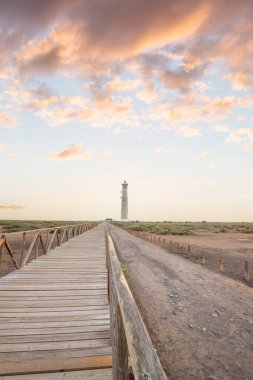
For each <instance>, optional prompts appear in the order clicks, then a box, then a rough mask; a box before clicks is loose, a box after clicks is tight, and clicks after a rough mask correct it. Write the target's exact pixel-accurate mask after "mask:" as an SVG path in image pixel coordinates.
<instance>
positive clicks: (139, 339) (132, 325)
mask: <svg viewBox="0 0 253 380" xmlns="http://www.w3.org/2000/svg"><path fill="white" fill-rule="evenodd" d="M108 246H109V251H108V255H109V258H110V261H111V267H112V278H113V280H112V282H114V284H115V290H116V294H117V299H118V302H119V308H120V312H121V316H122V320H123V325H124V330H125V335H126V340H127V346H128V351H129V354H130V358H131V364H132V367H133V372H134V376H135V378H136V379H152V380H163V379H164V380H165V379H167V377H166V375H165V373H164V371H163V369H162V366H161V364H160V361H159V358H158V356H157V354H156V351H155V349H154V347H153V345H152V342H151V339H150V337H149V335H148V332H147V330H146V327H145V325H144V322H143V320H142V318H141V315H140V313H139V310H138V308H137V306H136V303H135V301H134V298H133V296H132V293H131V291H130V289H129V287H128V284H127V282H126V279H125V276H124V275H123V273H122V271H121V268H120V264H119V261H118V258H117V255H116V252H115V249H114V245H113V241H112V239H111V237H110V235H108Z"/></svg>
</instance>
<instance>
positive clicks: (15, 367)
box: [0, 349, 112, 380]
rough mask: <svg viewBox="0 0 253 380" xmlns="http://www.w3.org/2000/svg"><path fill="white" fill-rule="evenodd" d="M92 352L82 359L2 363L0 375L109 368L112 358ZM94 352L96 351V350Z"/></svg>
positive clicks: (68, 358) (108, 355)
mask: <svg viewBox="0 0 253 380" xmlns="http://www.w3.org/2000/svg"><path fill="white" fill-rule="evenodd" d="M94 351H95V350H93V351H91V352H90V356H82V357H65V358H46V359H34V360H27V361H13V362H12V363H11V365H10V363H9V362H3V363H0V373H1V374H3V375H5V374H6V375H7V374H15V373H31V372H37V373H38V372H40V373H43V372H45V371H46V372H49V371H63V370H78V369H90V368H108V367H111V365H112V358H111V355H110V354H105V355H103V354H101V355H99V354H98V355H97V356H94V355H93V354H94ZM96 351H98V349H97V350H96ZM80 354H81V353H80ZM8 355H10V354H8ZM101 380H102V379H101Z"/></svg>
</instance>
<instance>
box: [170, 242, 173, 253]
mask: <svg viewBox="0 0 253 380" xmlns="http://www.w3.org/2000/svg"><path fill="white" fill-rule="evenodd" d="M172 244H173V243H172V240H171V241H170V252H172Z"/></svg>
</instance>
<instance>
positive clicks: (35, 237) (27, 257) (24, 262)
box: [21, 231, 40, 267]
mask: <svg viewBox="0 0 253 380" xmlns="http://www.w3.org/2000/svg"><path fill="white" fill-rule="evenodd" d="M39 234H40V232H39V231H38V232H37V233H36V234H35V236H34V238H33V240H32V242H31V245H30V248H29V249H28V251H27V253H26V255H25V258H24V260H23V261H22V263H21V267H23V266H24V265H25V264H26V263H27V260H28V259H29V257H30V255H31V253H32V250H33V248H34V246H35V244H36V242H37V239H38V237H39Z"/></svg>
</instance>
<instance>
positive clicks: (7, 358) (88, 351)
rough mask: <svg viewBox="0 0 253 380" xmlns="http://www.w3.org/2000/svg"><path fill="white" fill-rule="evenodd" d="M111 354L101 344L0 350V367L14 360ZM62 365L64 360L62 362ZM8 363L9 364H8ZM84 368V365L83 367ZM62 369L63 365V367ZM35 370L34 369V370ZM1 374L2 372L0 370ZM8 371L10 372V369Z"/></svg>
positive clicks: (107, 348) (106, 347)
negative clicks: (56, 348) (80, 346)
mask: <svg viewBox="0 0 253 380" xmlns="http://www.w3.org/2000/svg"><path fill="white" fill-rule="evenodd" d="M110 354H111V347H109V346H102V347H99V346H98V347H90V348H89V347H88V348H80V349H72V350H54V351H25V352H21V351H19V352H18V351H17V352H2V353H1V354H0V363H1V364H0V368H1V365H3V364H4V363H5V362H6V363H8V362H9V363H11V365H13V364H14V362H18V364H20V363H19V362H21V361H22V362H23V361H28V362H30V361H33V360H37V359H39V360H44V359H46V360H47V361H48V360H49V359H51V358H52V359H53V358H54V359H57V358H60V359H64V360H65V359H67V358H85V357H90V356H98V355H110ZM62 364H63V365H64V362H63V363H62ZM9 365H10V364H9ZM83 368H85V367H83ZM63 369H64V367H63ZM77 369H78V368H77ZM43 371H46V368H43ZM34 372H36V371H34ZM0 373H1V374H3V372H1V371H0ZM10 373H12V372H11V371H10Z"/></svg>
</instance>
